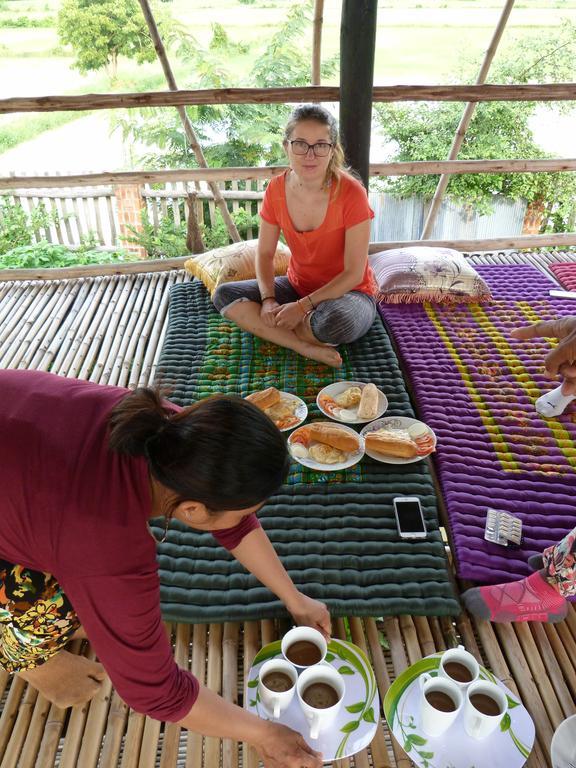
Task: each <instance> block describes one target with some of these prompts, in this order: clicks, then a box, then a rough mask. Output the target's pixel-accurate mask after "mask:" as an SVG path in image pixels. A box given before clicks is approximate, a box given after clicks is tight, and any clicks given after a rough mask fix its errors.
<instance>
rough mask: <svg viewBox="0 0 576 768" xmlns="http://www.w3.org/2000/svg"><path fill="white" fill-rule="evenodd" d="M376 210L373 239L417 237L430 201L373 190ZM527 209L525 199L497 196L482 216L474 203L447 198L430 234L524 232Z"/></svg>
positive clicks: (434, 237)
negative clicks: (488, 212) (487, 212)
mask: <svg viewBox="0 0 576 768" xmlns="http://www.w3.org/2000/svg"><path fill="white" fill-rule="evenodd" d="M369 197H370V205H371V206H372V208H373V210H374V214H375V215H374V221H373V222H372V235H371V240H373V241H376V242H378V241H385V240H392V241H396V240H418V238H419V237H420V233H421V231H422V227H423V226H424V219H425V217H426V214H427V212H428V208H429V206H430V203H429V202H427V203H426V204H425V203H424V200H423V199H422V198H420V197H408V198H405V199H398V198H395V197H392V196H391V195H387V194H384V193H381V192H370V195H369ZM525 213H526V202H525V201H524V200H509V199H508V198H504V197H500V196H497V197H495V198H494V209H493V211H492V213H491V214H490V215H489V216H480V215H479V214H478V213H477V212H476V211H475V210H474V208H473V207H472V206H463V205H457V204H455V203H454V202H452V201H450V200H444V201H443V202H442V205H441V206H440V211H439V212H438V217H437V219H436V223H435V225H434V229H433V230H432V234H431V235H430V239H431V240H456V239H476V238H489V237H511V236H512V235H520V234H521V233H522V224H523V222H524V215H525Z"/></svg>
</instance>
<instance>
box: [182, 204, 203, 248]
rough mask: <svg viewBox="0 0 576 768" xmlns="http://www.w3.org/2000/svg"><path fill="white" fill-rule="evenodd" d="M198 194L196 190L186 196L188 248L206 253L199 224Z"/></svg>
mask: <svg viewBox="0 0 576 768" xmlns="http://www.w3.org/2000/svg"><path fill="white" fill-rule="evenodd" d="M197 199H198V195H197V193H196V192H189V193H188V195H187V197H186V206H187V208H188V221H187V223H186V248H188V250H189V251H190V253H204V250H205V248H204V242H203V240H202V233H201V231H200V225H199V224H198V216H197V215H196V200H197Z"/></svg>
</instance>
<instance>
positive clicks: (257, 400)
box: [246, 387, 280, 411]
mask: <svg viewBox="0 0 576 768" xmlns="http://www.w3.org/2000/svg"><path fill="white" fill-rule="evenodd" d="M246 400H249V401H250V402H251V403H252V405H255V406H256V407H257V408H260V410H261V411H265V410H266V408H271V407H272V406H273V405H276V403H279V402H280V390H278V389H276V387H268V389H262V390H261V391H260V392H253V393H252V394H251V395H248V396H247V397H246Z"/></svg>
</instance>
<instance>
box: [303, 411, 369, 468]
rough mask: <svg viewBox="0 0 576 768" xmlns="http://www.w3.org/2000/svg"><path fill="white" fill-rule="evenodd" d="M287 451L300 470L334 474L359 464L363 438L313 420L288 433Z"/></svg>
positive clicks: (344, 429)
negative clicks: (299, 466) (307, 469)
mask: <svg viewBox="0 0 576 768" xmlns="http://www.w3.org/2000/svg"><path fill="white" fill-rule="evenodd" d="M288 450H289V451H290V455H291V456H292V457H293V458H294V459H296V461H297V462H299V463H300V464H302V466H304V467H308V468H309V469H315V470H317V471H320V472H336V471H338V470H341V469H347V468H348V467H353V466H354V464H357V463H358V462H359V461H360V459H361V458H362V456H364V438H363V437H362V436H361V435H359V434H358V433H357V432H355V431H354V430H353V429H351V428H350V427H345V426H344V425H343V424H333V423H332V422H329V421H316V422H314V423H313V424H306V425H305V426H303V427H298V429H295V430H294V432H292V434H291V435H290V437H289V438H288Z"/></svg>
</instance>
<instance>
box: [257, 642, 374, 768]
mask: <svg viewBox="0 0 576 768" xmlns="http://www.w3.org/2000/svg"><path fill="white" fill-rule="evenodd" d="M280 642H281V641H280V640H276V641H275V642H273V643H270V644H269V645H265V646H264V648H262V649H261V650H260V651H258V653H257V654H256V657H255V658H254V661H253V662H252V666H251V667H250V671H249V672H248V680H247V681H246V688H245V693H244V708H245V709H247V710H248V711H249V712H252V713H253V714H255V715H258V716H259V717H261V718H263V719H264V720H271V719H272V717H271V714H270V713H269V712H268V711H267V709H266V708H265V707H264V705H263V704H262V702H261V701H260V699H259V696H258V672H259V670H260V667H261V665H262V664H263V663H264V662H265V661H268V660H269V659H281V658H282V651H281V650H280ZM326 661H327V662H328V663H329V664H330V665H331V666H332V667H334V669H336V670H337V671H338V672H340V674H341V675H342V679H343V680H344V684H345V693H344V701H343V702H342V706H341V708H340V711H339V713H338V717H337V719H336V721H335V722H334V723H333V724H332V725H331V726H330V728H327V729H326V730H325V731H320V735H319V737H318V738H317V739H315V740H312V739H310V737H309V731H308V726H307V724H306V720H305V719H304V714H303V713H302V710H301V709H300V706H299V705H298V699H297V698H296V695H294V698H293V699H292V702H291V703H290V706H289V707H288V709H287V710H286V711H285V712H282V714H281V715H280V718H279V720H278V722H279V723H282V725H287V726H288V727H289V728H292V729H293V730H295V731H298V732H299V733H301V734H302V735H303V736H304V738H305V739H306V741H307V742H308V743H309V744H310V746H311V747H312V749H316V750H318V751H319V752H322V756H323V760H324V762H332V760H337V759H339V758H344V757H350V756H351V755H355V754H356V753H357V752H360V750H362V749H365V747H367V746H368V744H370V742H371V741H372V739H373V738H374V736H375V734H376V729H377V727H378V722H379V720H380V700H379V698H378V688H377V686H376V678H375V676H374V672H373V670H372V667H371V666H370V663H369V661H368V659H367V658H366V656H365V655H364V653H363V651H362V650H361V649H360V648H358V646H356V645H353V644H352V643H348V642H345V641H344V640H335V639H332V640H330V642H329V643H328V653H327V654H326Z"/></svg>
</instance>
